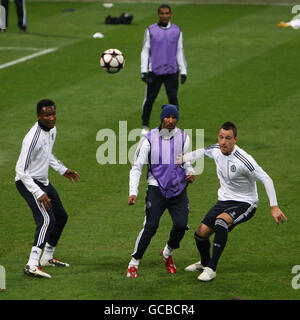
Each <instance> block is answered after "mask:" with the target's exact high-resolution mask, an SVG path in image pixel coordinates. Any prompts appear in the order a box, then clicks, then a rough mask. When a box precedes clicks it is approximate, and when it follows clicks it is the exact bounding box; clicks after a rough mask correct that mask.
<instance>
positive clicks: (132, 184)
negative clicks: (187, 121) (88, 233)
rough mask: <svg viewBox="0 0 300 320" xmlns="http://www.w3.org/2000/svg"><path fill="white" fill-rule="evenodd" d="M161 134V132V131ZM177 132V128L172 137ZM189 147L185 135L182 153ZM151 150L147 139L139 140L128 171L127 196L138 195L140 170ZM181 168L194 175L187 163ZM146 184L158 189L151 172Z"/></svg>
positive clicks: (164, 137)
mask: <svg viewBox="0 0 300 320" xmlns="http://www.w3.org/2000/svg"><path fill="white" fill-rule="evenodd" d="M161 132H162V131H161ZM176 132H177V128H175V129H174V130H173V133H172V135H174V134H175V133H176ZM162 138H163V139H166V140H168V139H170V138H171V136H162ZM189 147H190V138H189V136H188V135H186V139H185V142H184V146H183V151H184V152H187V151H188V149H189ZM150 150H151V146H150V143H149V140H148V139H147V138H142V139H141V140H140V143H139V145H138V147H137V149H136V152H135V155H134V160H133V163H132V167H131V170H130V174H129V195H130V196H132V195H135V196H137V195H138V187H139V183H140V178H141V175H142V170H143V166H144V164H145V163H148V155H149V152H150ZM183 168H184V169H185V172H186V173H194V172H195V170H194V168H193V166H192V165H191V163H190V162H189V161H186V162H185V164H184V166H183ZM147 183H148V185H150V186H157V187H158V182H157V180H156V179H155V178H154V177H153V175H152V174H151V172H149V175H148V179H147Z"/></svg>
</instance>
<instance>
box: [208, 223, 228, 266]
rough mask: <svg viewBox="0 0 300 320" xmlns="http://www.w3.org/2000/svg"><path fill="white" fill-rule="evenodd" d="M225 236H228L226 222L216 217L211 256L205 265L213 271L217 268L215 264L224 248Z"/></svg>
mask: <svg viewBox="0 0 300 320" xmlns="http://www.w3.org/2000/svg"><path fill="white" fill-rule="evenodd" d="M227 237H228V224H227V223H226V221H225V220H223V219H217V220H216V222H215V238H214V242H213V252H212V258H211V260H210V261H209V263H208V265H207V266H208V267H210V268H211V269H213V270H214V271H216V269H217V264H218V261H219V258H220V257H221V254H222V252H223V250H224V248H225V245H226V242H227Z"/></svg>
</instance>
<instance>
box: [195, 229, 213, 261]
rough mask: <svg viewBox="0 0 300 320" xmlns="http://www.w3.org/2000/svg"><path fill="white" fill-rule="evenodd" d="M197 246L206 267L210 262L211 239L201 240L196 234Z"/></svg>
mask: <svg viewBox="0 0 300 320" xmlns="http://www.w3.org/2000/svg"><path fill="white" fill-rule="evenodd" d="M194 237H195V241H196V246H197V248H198V251H199V253H200V256H201V264H202V265H203V266H204V267H206V266H207V264H208V262H209V261H210V241H209V238H201V237H200V236H199V235H198V234H197V233H196V232H195V234H194Z"/></svg>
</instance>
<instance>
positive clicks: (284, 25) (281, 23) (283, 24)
mask: <svg viewBox="0 0 300 320" xmlns="http://www.w3.org/2000/svg"><path fill="white" fill-rule="evenodd" d="M277 26H278V27H283V28H288V27H289V26H290V25H288V24H287V23H286V22H284V21H281V22H280V23H278V24H277Z"/></svg>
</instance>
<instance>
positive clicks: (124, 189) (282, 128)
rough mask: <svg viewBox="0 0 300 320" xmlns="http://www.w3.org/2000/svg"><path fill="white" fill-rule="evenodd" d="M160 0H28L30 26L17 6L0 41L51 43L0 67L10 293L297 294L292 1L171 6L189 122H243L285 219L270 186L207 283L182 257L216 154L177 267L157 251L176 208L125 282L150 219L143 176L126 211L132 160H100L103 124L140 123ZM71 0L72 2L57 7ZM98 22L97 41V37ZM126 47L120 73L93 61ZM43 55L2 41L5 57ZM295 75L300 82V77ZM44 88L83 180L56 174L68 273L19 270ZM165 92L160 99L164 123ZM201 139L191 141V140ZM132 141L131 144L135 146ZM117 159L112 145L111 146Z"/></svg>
mask: <svg viewBox="0 0 300 320" xmlns="http://www.w3.org/2000/svg"><path fill="white" fill-rule="evenodd" d="M156 7H157V5H156V4H116V5H115V6H114V7H113V8H112V9H104V8H103V7H102V5H101V4H100V3H78V2H77V3H70V2H67V3H64V2H60V3H47V2H44V3H39V2H28V3H27V12H28V24H29V27H28V30H29V32H28V34H25V35H24V34H19V32H18V30H17V27H16V17H15V12H14V8H13V4H12V10H11V12H10V20H9V23H10V27H9V29H8V30H7V32H6V33H3V34H0V48H1V47H2V48H3V47H25V48H57V50H56V51H55V52H53V53H50V54H47V55H44V56H40V57H38V58H35V59H32V60H29V61H27V62H24V63H20V64H17V65H15V66H11V67H8V68H5V69H2V70H0V79H1V81H0V83H1V85H0V117H1V127H0V145H1V151H0V184H1V192H0V201H1V218H0V265H3V266H4V267H5V268H6V273H7V278H6V288H7V289H6V291H4V292H0V300H2V299H4V300H6V299H13V300H15V299H17V300H19V299H72V300H73V299H92V300H93V299H102V300H105V299H117V300H119V299H137V300H138V299H146V300H149V299H150V300H151V299H161V300H165V299H176V300H177V299H185V300H187V299H196V300H198V299H199V300H206V299H226V300H228V299H231V298H232V297H236V296H238V297H242V298H244V299H268V300H272V299H284V300H285V299H291V300H294V299H295V300H296V299H299V290H295V289H293V288H292V286H291V281H292V278H293V276H294V275H293V274H292V273H291V270H292V267H293V266H294V265H297V264H300V258H299V246H300V240H299V227H300V220H299V213H298V203H299V191H300V190H299V180H300V179H299V178H300V174H299V137H298V136H299V120H300V119H299V118H300V117H299V100H300V89H299V74H300V66H299V61H298V60H299V49H300V39H299V32H300V31H299V30H298V31H297V30H290V29H280V28H278V27H277V26H276V24H277V23H278V22H279V21H281V20H288V19H291V18H292V16H291V13H290V11H291V8H290V7H285V6H254V5H251V6H246V5H230V6H226V5H180V4H177V5H173V22H174V23H177V24H179V25H180V26H181V27H182V30H183V35H184V46H185V53H186V58H187V62H188V80H187V82H186V84H184V86H180V89H179V101H180V118H181V119H180V122H179V126H180V127H181V128H189V129H193V133H194V134H195V129H196V128H199V129H203V128H204V129H205V145H208V144H211V143H215V142H216V133H217V129H218V127H219V126H220V124H221V123H222V122H224V121H227V120H231V121H234V122H236V124H237V126H238V129H239V143H238V145H239V146H240V147H242V148H244V149H245V150H246V151H248V152H249V153H250V154H252V155H253V156H254V158H255V159H256V160H257V162H258V163H259V164H260V165H261V166H262V167H263V168H264V169H265V170H266V171H267V172H268V173H269V174H270V176H271V177H272V178H273V180H274V183H275V187H276V190H277V195H278V200H279V204H280V206H281V208H282V210H283V211H284V213H285V214H286V215H287V217H288V221H287V222H286V223H285V224H284V225H280V226H277V225H276V224H275V223H274V221H273V219H272V217H271V214H270V210H269V207H268V199H267V196H266V193H265V191H264V188H263V186H262V185H261V184H259V185H258V190H259V195H260V204H259V208H258V210H257V213H256V215H255V217H254V218H253V220H251V221H249V222H248V223H246V224H243V225H241V226H239V227H237V228H236V229H235V230H234V231H233V232H232V233H230V235H229V241H228V245H227V247H226V249H225V251H224V254H223V256H222V258H221V260H220V263H219V267H218V275H217V278H216V279H215V280H214V281H213V282H212V283H199V281H198V280H197V274H193V273H187V272H184V267H185V266H187V265H188V264H190V263H193V262H194V261H196V260H197V259H198V253H197V250H196V247H195V244H194V240H193V233H194V230H195V229H196V228H197V226H198V224H199V222H200V221H201V219H202V217H203V216H204V214H205V213H206V212H207V210H208V209H209V208H210V207H211V206H212V205H213V204H214V203H215V201H216V199H217V198H216V197H217V189H218V180H217V178H216V174H215V165H214V163H213V162H212V161H211V160H209V159H207V160H205V169H204V172H203V174H202V175H201V176H197V177H196V181H195V183H194V184H193V185H191V186H189V188H188V191H189V198H190V207H191V213H190V219H189V226H190V231H189V232H187V233H186V236H185V238H184V240H183V241H182V245H181V248H180V249H179V250H178V251H176V252H175V254H174V259H175V262H176V265H177V269H178V272H177V274H176V275H175V276H172V275H169V274H167V273H166V271H165V269H164V266H163V264H162V263H161V261H160V257H159V251H160V249H161V248H162V247H163V246H164V244H165V242H166V240H167V237H168V234H169V230H170V225H171V221H170V217H169V216H168V214H167V212H166V213H165V215H164V216H163V217H162V219H161V222H160V227H159V230H158V231H157V234H156V235H155V237H154V238H153V239H152V242H151V244H150V246H149V248H148V250H147V251H146V254H145V256H144V259H143V261H142V262H141V264H140V269H139V275H140V277H139V278H137V279H127V278H125V271H126V268H127V265H128V261H129V259H130V254H131V253H132V251H133V246H134V242H135V239H136V237H137V235H138V233H139V231H140V230H141V228H142V224H143V219H144V196H145V190H146V181H145V174H144V176H143V177H142V179H141V184H140V193H139V197H138V202H137V203H136V205H135V206H134V207H128V205H127V196H128V173H129V169H130V164H127V165H118V164H117V165H99V164H98V163H97V161H96V151H97V148H98V147H99V146H100V145H101V142H100V141H96V134H97V132H98V131H99V130H100V129H103V128H110V129H113V130H115V131H116V132H117V134H118V128H119V120H122V121H127V125H128V131H129V130H132V129H134V128H139V127H140V125H141V120H140V117H141V104H142V101H143V98H144V90H145V85H144V83H143V82H142V81H141V80H140V75H139V71H140V70H139V68H140V50H141V46H142V39H143V34H144V30H145V27H146V26H147V25H149V24H151V23H153V22H155V21H156ZM70 8H73V9H75V11H73V12H63V10H66V9H70ZM122 12H129V13H131V14H133V16H134V19H133V24H132V25H129V26H124V25H123V26H109V25H105V24H104V23H103V22H104V19H105V17H106V15H108V14H110V15H112V16H119V15H120V14H121V13H122ZM96 32H102V33H103V34H104V35H105V37H104V38H103V39H93V38H92V35H93V34H94V33H96ZM112 47H115V48H118V49H120V50H122V51H123V52H124V54H125V57H126V66H125V69H124V70H122V71H121V72H120V73H118V74H115V75H109V74H107V73H105V72H104V71H103V70H101V69H100V67H99V55H100V53H101V52H103V51H104V50H105V49H108V48H112ZM34 52H36V51H32V52H30V51H27V50H26V51H24V50H0V65H2V64H4V63H7V62H9V61H12V60H15V59H19V58H21V57H23V56H26V55H29V54H32V53H34ZM297 79H298V80H297ZM45 97H49V98H52V99H54V100H55V101H56V103H57V129H58V135H57V140H56V144H55V148H54V153H55V154H56V155H57V157H58V158H59V159H61V160H62V161H63V162H64V163H65V164H66V165H67V166H69V167H70V168H73V169H76V170H77V171H78V172H79V173H80V175H81V182H80V183H79V184H71V183H69V181H67V180H66V179H64V178H63V177H61V176H59V175H58V174H57V173H55V172H53V170H50V174H49V176H50V180H51V182H52V183H53V185H54V186H55V187H56V189H57V190H58V192H59V193H60V196H61V198H62V200H63V203H64V206H65V208H66V210H67V212H68V213H69V221H68V224H67V226H66V228H65V230H64V233H63V236H62V238H61V241H60V243H59V247H58V248H57V250H56V255H57V256H58V257H60V258H61V259H63V260H65V261H67V262H69V263H70V265H71V267H70V268H68V269H54V268H52V269H51V268H50V269H49V268H48V269H47V270H48V271H49V273H51V275H52V279H51V280H48V279H32V278H28V277H25V276H24V275H23V273H22V268H23V266H24V264H25V263H26V261H27V259H28V255H29V251H30V247H31V245H32V238H33V233H34V223H33V219H32V216H31V213H30V211H29V208H27V206H26V203H25V202H24V200H23V199H22V198H21V197H20V195H19V194H18V193H17V190H16V188H15V185H14V176H15V172H14V167H15V163H16V161H17V158H18V155H19V152H20V148H21V141H22V139H23V137H24V135H25V133H26V132H27V131H28V130H29V128H30V127H31V126H32V125H33V123H34V121H35V105H36V102H37V101H38V100H40V99H42V98H45ZM165 102H166V95H165V93H164V89H162V90H161V92H160V95H159V97H158V99H157V100H156V102H155V105H154V109H153V112H152V116H151V125H152V127H153V126H155V125H157V124H158V121H157V120H158V119H159V113H160V105H162V104H163V103H165ZM193 140H194V141H193V143H194V145H195V137H194V139H193ZM133 143H135V142H128V148H129V147H130V146H131V145H132V144H133ZM117 155H118V152H117Z"/></svg>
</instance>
